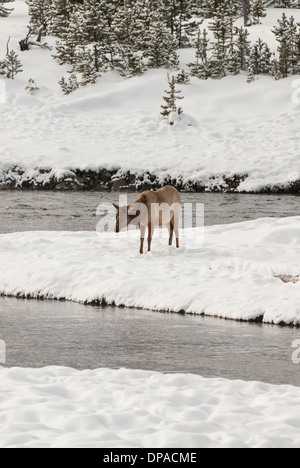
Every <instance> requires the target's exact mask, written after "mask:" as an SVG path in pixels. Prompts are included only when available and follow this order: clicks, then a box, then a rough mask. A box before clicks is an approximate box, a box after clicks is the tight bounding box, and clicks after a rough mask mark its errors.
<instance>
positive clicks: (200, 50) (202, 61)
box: [188, 29, 211, 80]
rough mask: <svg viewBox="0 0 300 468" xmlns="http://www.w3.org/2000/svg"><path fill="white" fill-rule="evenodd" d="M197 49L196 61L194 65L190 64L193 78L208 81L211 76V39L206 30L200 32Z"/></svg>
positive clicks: (196, 43) (196, 44)
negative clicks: (209, 55) (209, 56)
mask: <svg viewBox="0 0 300 468" xmlns="http://www.w3.org/2000/svg"><path fill="white" fill-rule="evenodd" d="M195 47H196V60H195V62H193V63H189V64H188V67H189V68H190V73H191V75H193V76H197V77H198V78H201V79H204V80H207V79H208V78H209V77H210V76H211V69H210V67H211V66H210V59H209V58H208V53H209V39H208V38H207V31H206V29H204V30H203V33H201V31H200V30H199V31H198V34H197V39H196V42H195Z"/></svg>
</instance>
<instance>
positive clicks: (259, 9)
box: [251, 0, 267, 24]
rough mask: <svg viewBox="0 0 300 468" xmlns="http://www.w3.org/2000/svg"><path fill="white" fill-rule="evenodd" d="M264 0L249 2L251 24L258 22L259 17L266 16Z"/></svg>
mask: <svg viewBox="0 0 300 468" xmlns="http://www.w3.org/2000/svg"><path fill="white" fill-rule="evenodd" d="M266 7H267V5H266V0H253V1H252V4H251V15H252V19H253V24H260V20H261V18H265V17H266V16H267V13H266Z"/></svg>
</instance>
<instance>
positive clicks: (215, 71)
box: [209, 0, 235, 78]
mask: <svg viewBox="0 0 300 468" xmlns="http://www.w3.org/2000/svg"><path fill="white" fill-rule="evenodd" d="M234 20H235V16H234V7H233V2H232V1H231V0H230V1H229V2H228V3H227V6H226V8H223V7H219V8H218V9H217V11H216V16H215V18H214V20H213V21H212V22H211V23H210V24H209V28H210V29H211V31H213V34H214V37H215V42H214V43H213V47H212V59H211V71H212V76H213V77H214V78H223V77H224V76H226V74H227V70H228V63H230V64H231V66H232V65H233V60H235V58H234V26H233V24H234ZM234 66H235V64H234ZM228 71H229V72H232V70H230V69H229V70H228Z"/></svg>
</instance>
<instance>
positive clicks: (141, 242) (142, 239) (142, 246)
mask: <svg viewBox="0 0 300 468" xmlns="http://www.w3.org/2000/svg"><path fill="white" fill-rule="evenodd" d="M140 231H141V241H140V254H141V255H142V254H143V253H144V240H145V232H146V227H145V226H140Z"/></svg>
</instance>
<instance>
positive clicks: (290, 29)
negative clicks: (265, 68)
mask: <svg viewBox="0 0 300 468" xmlns="http://www.w3.org/2000/svg"><path fill="white" fill-rule="evenodd" d="M297 32H298V30H297V24H296V23H295V19H294V17H293V16H291V17H290V19H288V18H287V16H286V14H285V13H283V15H282V18H281V19H279V20H278V26H276V27H275V28H274V29H273V33H274V34H275V36H276V39H277V41H278V42H279V47H278V49H277V50H278V53H279V67H280V73H281V74H282V76H283V78H286V77H287V76H288V75H289V74H290V73H292V74H293V73H294V72H295V68H297V62H298V60H297V46H296V44H297Z"/></svg>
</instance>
